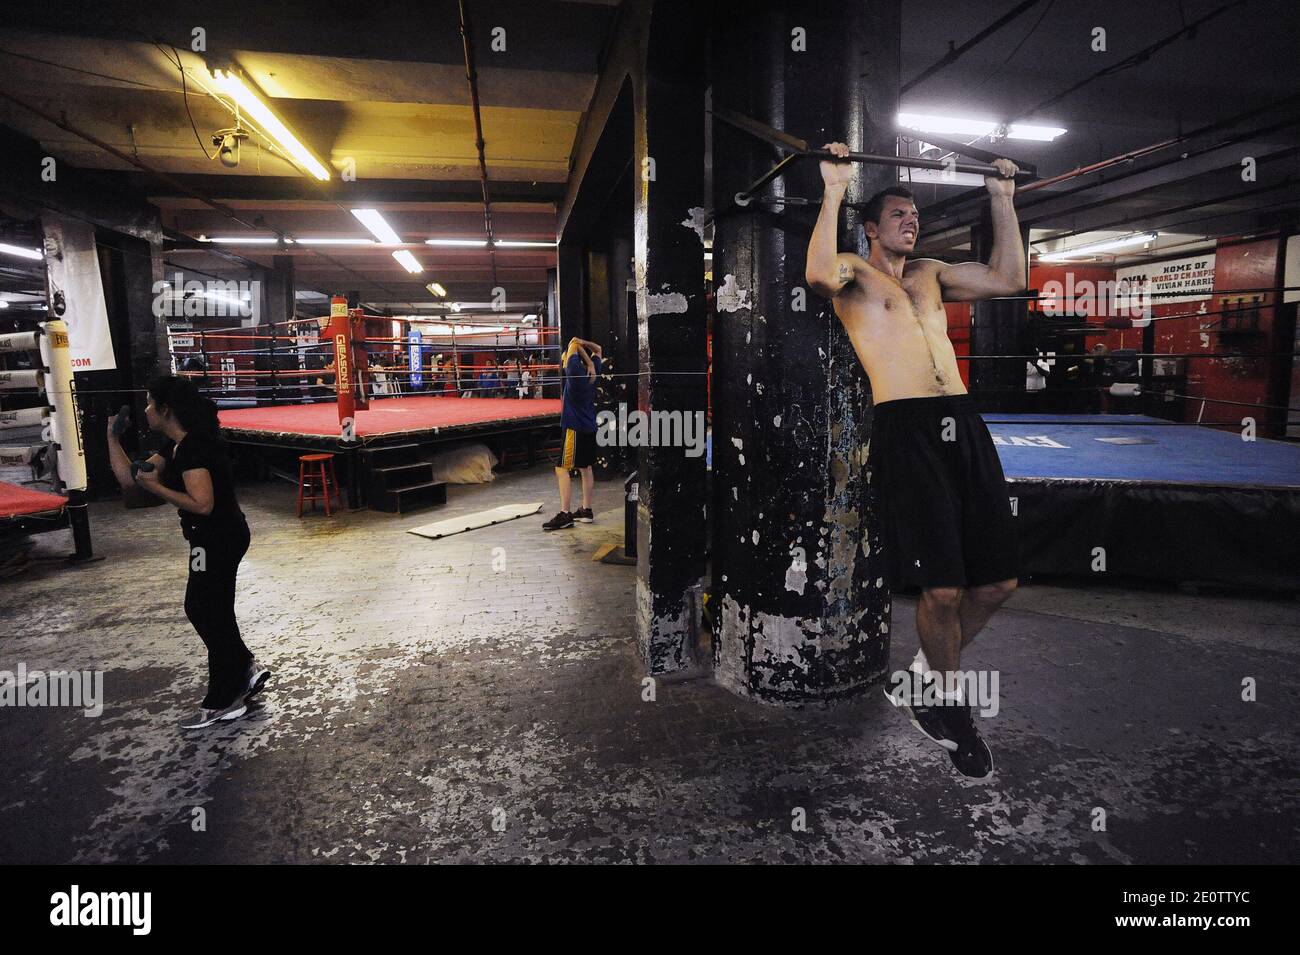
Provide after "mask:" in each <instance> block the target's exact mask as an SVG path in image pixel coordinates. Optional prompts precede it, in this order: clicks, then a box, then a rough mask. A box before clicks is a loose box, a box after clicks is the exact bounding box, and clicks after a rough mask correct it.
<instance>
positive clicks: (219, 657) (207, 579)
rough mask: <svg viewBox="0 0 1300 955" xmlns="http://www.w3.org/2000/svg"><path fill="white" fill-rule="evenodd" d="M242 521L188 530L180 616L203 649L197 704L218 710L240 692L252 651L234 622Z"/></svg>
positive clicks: (244, 547)
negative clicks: (204, 685) (203, 689)
mask: <svg viewBox="0 0 1300 955" xmlns="http://www.w3.org/2000/svg"><path fill="white" fill-rule="evenodd" d="M249 540H250V535H249V532H248V524H247V523H246V522H245V521H243V520H241V521H239V523H238V524H235V525H233V526H227V527H222V528H218V529H206V528H205V529H202V530H200V529H197V528H196V529H194V530H192V531H190V535H189V543H190V579H189V583H188V584H187V585H186V587H185V616H187V617H188V618H189V620H190V623H191V624H193V625H194V629H195V630H197V631H198V634H199V636H200V637H202V638H203V643H204V644H205V645H206V646H207V648H208V695H207V696H205V697H204V698H203V707H204V708H205V709H209V710H216V709H222V708H224V707H226V706H229V705H230V704H231V703H233V702H234V701H235V699H236V698H237V697H239V696H241V695H243V692H244V690H245V689H246V688H247V686H248V666H249V664H250V663H252V662H253V655H252V654H251V653H249V652H248V647H246V646H244V641H243V638H242V637H240V635H239V624H238V623H237V622H236V621H235V576H236V575H237V574H238V572H239V562H240V561H241V560H243V558H244V554H245V553H247V552H248V543H249Z"/></svg>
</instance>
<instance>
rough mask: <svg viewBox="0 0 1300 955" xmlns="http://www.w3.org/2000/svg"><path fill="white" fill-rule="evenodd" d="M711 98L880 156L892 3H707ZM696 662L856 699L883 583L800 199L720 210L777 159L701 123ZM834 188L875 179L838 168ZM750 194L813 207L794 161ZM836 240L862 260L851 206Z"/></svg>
mask: <svg viewBox="0 0 1300 955" xmlns="http://www.w3.org/2000/svg"><path fill="white" fill-rule="evenodd" d="M714 11H715V12H714V24H713V30H712V59H711V62H712V97H713V108H714V109H719V108H722V109H729V110H733V111H736V112H739V113H743V114H745V115H747V116H750V117H752V118H754V119H757V120H760V121H761V122H764V123H767V124H768V125H770V126H775V127H777V128H779V129H784V130H787V131H788V132H790V133H793V134H794V135H796V136H800V137H803V138H806V139H808V140H810V141H811V142H812V143H813V144H814V145H821V143H823V142H827V141H830V140H837V139H838V140H843V141H845V142H847V143H848V144H849V147H850V148H851V149H854V150H859V151H863V152H879V153H889V152H892V151H893V150H894V142H895V140H894V132H893V124H894V115H895V113H896V111H897V107H898V85H899V22H900V10H899V4H898V2H897V0H877V2H872V3H870V4H868V3H861V2H849V0H827V2H824V3H818V4H811V5H800V6H796V5H791V4H787V3H778V2H769V0H760V2H758V3H741V2H724V3H719V4H717V5H715V7H714ZM712 134H713V204H714V206H715V208H717V209H718V210H719V218H718V219H717V221H716V223H715V232H714V240H713V281H714V287H715V297H716V302H717V313H716V318H715V320H714V343H713V349H714V351H713V356H714V367H713V414H714V417H713V427H714V430H713V482H714V485H713V500H714V509H713V515H714V517H713V520H714V524H713V548H712V555H713V564H714V566H713V592H714V595H715V598H716V599H717V602H718V608H719V617H720V623H719V631H720V632H719V635H718V639H717V640H716V642H715V647H714V655H715V663H716V667H717V678H718V680H719V682H720V683H722V684H723V685H724V686H726V687H727V688H728V689H730V690H732V691H734V692H735V693H738V694H741V695H743V696H747V697H752V698H754V699H758V700H761V701H763V702H767V703H773V704H778V705H789V706H798V705H801V704H805V703H810V702H832V701H836V700H840V699H844V698H849V697H853V696H857V695H860V694H862V693H863V692H865V691H866V690H867V689H868V688H869V687H870V686H871V685H873V684H875V683H877V682H879V681H881V680H882V679H883V677H884V675H885V672H886V670H887V667H888V662H889V611H890V595H889V592H888V590H887V589H886V587H885V584H884V580H883V564H882V562H881V559H880V558H881V555H880V543H879V535H878V531H877V527H876V516H875V497H874V493H873V489H872V487H871V484H870V472H869V463H868V461H869V459H868V450H869V446H870V437H871V396H870V386H869V383H868V381H867V378H866V375H865V374H864V373H863V371H862V369H861V367H860V365H859V364H858V361H857V358H856V356H855V354H854V352H853V348H852V346H851V344H850V343H849V340H848V336H847V335H846V334H845V333H844V330H843V328H842V326H841V325H840V323H839V321H838V319H837V318H836V317H835V315H834V313H833V311H832V309H831V305H830V303H829V302H828V301H826V300H824V299H821V298H819V297H817V296H815V295H814V294H813V293H812V292H811V291H810V290H808V289H807V288H806V287H805V280H804V263H805V260H806V254H807V245H808V239H809V236H810V233H811V230H812V223H813V221H814V220H815V217H816V206H811V207H800V206H787V207H785V208H784V209H779V208H775V207H773V206H771V205H766V206H765V205H760V204H757V203H752V204H750V205H749V206H748V207H746V208H743V209H736V208H735V207H734V206H731V199H732V197H733V196H734V195H735V193H736V192H738V191H740V190H742V189H744V188H745V187H746V186H747V185H748V184H749V183H750V182H752V181H753V180H755V179H757V178H758V176H760V175H761V174H762V173H764V172H766V171H767V170H768V169H769V168H770V167H771V166H772V165H773V164H774V163H775V162H776V160H777V159H778V158H779V155H780V154H778V153H776V152H775V150H773V149H772V148H771V147H770V146H767V145H765V144H763V143H761V142H759V141H758V140H756V139H755V138H753V137H752V136H749V135H747V134H745V133H742V132H739V131H737V130H736V129H734V128H732V127H731V126H728V125H726V124H724V123H722V122H721V121H718V120H715V121H714V123H713V130H712ZM855 172H856V175H857V178H856V180H855V182H854V183H853V185H852V186H851V187H850V190H849V196H848V198H849V200H850V201H861V200H862V199H863V198H865V197H866V196H869V195H870V194H872V193H874V192H875V191H877V190H878V189H881V188H884V187H886V186H888V185H890V184H892V183H893V182H894V181H896V175H895V173H894V171H893V170H892V169H889V168H887V167H867V166H858V167H856V170H855ZM763 193H765V194H769V195H771V194H778V195H787V196H797V197H804V198H808V199H812V200H814V201H820V199H821V194H822V186H821V177H820V174H819V173H818V170H817V164H816V163H815V162H812V161H808V160H801V161H798V162H796V163H793V164H792V165H790V166H788V167H787V171H786V174H785V176H784V177H783V178H782V179H779V180H777V181H776V182H775V183H773V184H772V185H770V186H768V187H766V188H765V189H764V190H763ZM841 224H842V226H843V227H845V229H844V231H843V232H842V234H841V239H840V248H841V249H844V250H852V249H857V250H858V251H860V252H861V253H862V254H864V255H865V254H866V250H865V248H864V247H863V241H864V240H863V239H862V233H861V229H860V228H859V226H858V224H857V220H856V214H855V213H854V212H853V210H849V211H848V213H847V215H846V217H845V219H844V220H842V223H841Z"/></svg>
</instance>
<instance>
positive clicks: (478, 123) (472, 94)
mask: <svg viewBox="0 0 1300 955" xmlns="http://www.w3.org/2000/svg"><path fill="white" fill-rule="evenodd" d="M456 5H457V7H459V9H460V39H461V44H462V45H463V46H464V48H465V79H466V81H467V82H468V83H469V103H470V107H471V108H472V109H473V111H474V146H475V148H476V149H478V177H479V183H480V184H481V185H482V187H483V231H484V232H486V233H487V240H488V256H489V258H490V259H491V262H492V284H493V286H495V285H496V284H497V252H496V242H495V240H494V239H493V236H492V201H491V199H490V198H489V197H488V174H487V155H486V153H485V152H484V150H483V116H482V114H481V113H480V111H479V101H478V70H476V69H475V68H474V48H473V45H472V44H471V42H470V28H469V18H468V16H467V15H466V14H465V0H457V4H456Z"/></svg>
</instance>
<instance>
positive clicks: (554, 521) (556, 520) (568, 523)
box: [542, 511, 573, 531]
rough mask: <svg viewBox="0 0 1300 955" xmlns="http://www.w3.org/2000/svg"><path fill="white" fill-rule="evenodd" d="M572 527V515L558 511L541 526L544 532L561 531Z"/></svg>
mask: <svg viewBox="0 0 1300 955" xmlns="http://www.w3.org/2000/svg"><path fill="white" fill-rule="evenodd" d="M572 526H573V515H572V514H570V513H569V512H568V511H560V513H558V514H556V515H555V516H554V517H552V518H551V519H550V520H549V521H547V522H546V523H545V524H543V525H542V530H544V531H562V530H564V529H565V528H566V527H572Z"/></svg>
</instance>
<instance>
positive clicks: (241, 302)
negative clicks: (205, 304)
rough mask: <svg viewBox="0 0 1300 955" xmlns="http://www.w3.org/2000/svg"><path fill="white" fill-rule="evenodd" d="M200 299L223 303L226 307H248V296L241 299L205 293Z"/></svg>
mask: <svg viewBox="0 0 1300 955" xmlns="http://www.w3.org/2000/svg"><path fill="white" fill-rule="evenodd" d="M200 297H201V298H206V299H210V300H212V301H214V302H221V303H222V304H224V305H233V306H235V307H236V308H244V307H245V306H247V305H248V295H247V294H245V295H243V296H241V297H240V298H231V297H230V296H229V295H222V294H221V293H219V292H204V293H203V294H202V295H201V296H200Z"/></svg>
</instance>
